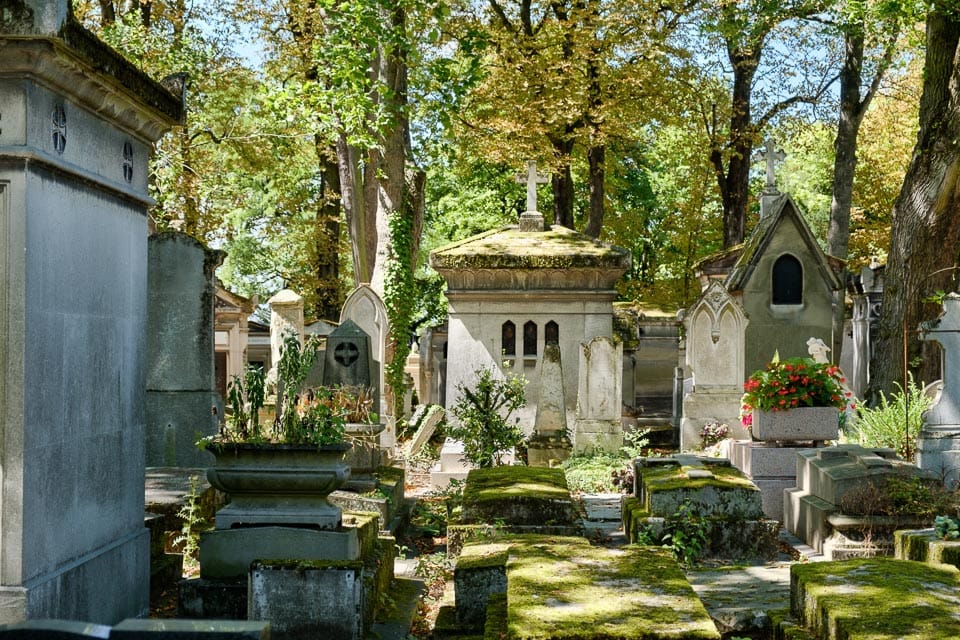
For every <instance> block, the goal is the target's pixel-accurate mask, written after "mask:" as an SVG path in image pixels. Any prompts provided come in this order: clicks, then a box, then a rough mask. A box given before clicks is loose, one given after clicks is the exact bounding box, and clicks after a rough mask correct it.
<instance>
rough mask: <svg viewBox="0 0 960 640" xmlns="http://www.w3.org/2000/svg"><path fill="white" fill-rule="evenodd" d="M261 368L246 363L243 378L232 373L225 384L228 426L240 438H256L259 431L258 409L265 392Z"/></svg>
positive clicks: (258, 437) (259, 435)
mask: <svg viewBox="0 0 960 640" xmlns="http://www.w3.org/2000/svg"><path fill="white" fill-rule="evenodd" d="M265 378H266V376H265V374H264V372H263V369H262V368H260V367H251V366H249V365H247V366H246V367H245V368H244V375H243V379H241V378H240V376H237V375H234V376H233V377H232V378H231V379H230V383H229V384H228V385H227V404H228V405H229V406H230V410H231V412H230V414H229V415H228V416H227V424H228V426H229V427H230V428H231V429H232V430H233V431H235V432H236V433H237V434H238V435H239V437H241V438H245V439H246V438H251V439H253V440H258V439H260V438H261V437H262V434H261V432H260V409H261V408H262V407H263V401H264V397H265V394H266V382H265Z"/></svg>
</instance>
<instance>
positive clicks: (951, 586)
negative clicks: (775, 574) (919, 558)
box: [790, 558, 960, 640]
mask: <svg viewBox="0 0 960 640" xmlns="http://www.w3.org/2000/svg"><path fill="white" fill-rule="evenodd" d="M790 582H791V598H790V600H791V609H792V613H793V615H794V616H795V617H796V618H797V619H798V620H800V621H801V622H802V623H803V625H804V626H805V627H807V628H808V629H810V630H811V631H813V633H814V635H816V636H817V637H818V638H824V639H828V640H835V639H836V640H839V639H841V638H842V639H844V640H884V639H887V638H890V639H893V638H898V639H902V640H947V639H954V638H958V637H960V598H958V596H957V594H958V593H960V572H958V571H957V569H956V568H955V567H951V566H947V565H930V564H924V563H920V562H914V561H909V560H893V559H890V558H872V559H857V560H846V561H843V562H817V563H811V564H796V565H793V566H792V567H791V569H790Z"/></svg>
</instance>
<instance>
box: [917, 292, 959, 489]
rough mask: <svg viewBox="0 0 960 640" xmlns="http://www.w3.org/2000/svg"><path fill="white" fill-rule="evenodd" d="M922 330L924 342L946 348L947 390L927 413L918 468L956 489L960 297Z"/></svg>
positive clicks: (948, 299) (945, 302)
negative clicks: (925, 470)
mask: <svg viewBox="0 0 960 640" xmlns="http://www.w3.org/2000/svg"><path fill="white" fill-rule="evenodd" d="M920 330H921V333H920V337H921V339H922V340H930V341H934V342H938V343H939V344H940V345H941V346H942V347H943V387H942V389H941V390H940V392H939V393H938V395H937V397H936V399H935V400H934V403H933V406H931V407H930V409H928V410H927V412H926V413H924V416H923V428H922V429H921V431H920V436H919V437H918V438H917V464H918V465H919V466H920V467H921V468H922V469H927V470H929V471H931V472H932V473H935V474H937V475H940V476H942V477H943V479H944V482H945V483H946V484H947V485H948V486H953V485H956V484H957V482H958V481H960V340H958V338H960V294H957V293H951V294H949V295H947V296H946V298H944V300H943V313H941V314H940V316H939V317H938V318H937V319H936V320H932V321H930V322H924V323H923V324H921V326H920Z"/></svg>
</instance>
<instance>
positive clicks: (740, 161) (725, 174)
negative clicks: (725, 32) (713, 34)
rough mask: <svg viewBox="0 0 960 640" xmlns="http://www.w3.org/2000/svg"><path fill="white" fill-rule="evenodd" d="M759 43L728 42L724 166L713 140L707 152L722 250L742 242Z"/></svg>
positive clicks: (760, 44)
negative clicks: (730, 84) (729, 71)
mask: <svg viewBox="0 0 960 640" xmlns="http://www.w3.org/2000/svg"><path fill="white" fill-rule="evenodd" d="M762 52H763V40H762V39H759V40H758V41H757V42H755V43H754V46H753V47H752V48H743V47H739V48H736V47H733V46H732V45H731V44H730V43H728V51H727V53H728V56H729V58H730V64H731V65H732V67H733V92H732V94H731V98H732V100H731V114H730V131H729V133H728V138H727V143H726V144H727V147H728V149H729V154H728V156H729V157H728V158H727V159H726V167H724V157H723V155H724V154H723V150H722V148H721V146H720V143H719V142H720V141H719V140H716V141H715V142H714V144H713V148H712V149H711V151H710V161H711V162H712V163H713V167H714V171H715V173H716V176H717V184H718V186H719V187H720V197H721V199H722V201H723V248H724V249H729V248H730V247H733V246H736V245H738V244H740V243H741V242H743V240H744V238H745V237H746V229H747V201H748V199H749V196H750V155H751V154H752V152H753V142H754V140H753V138H754V135H755V132H754V125H753V122H752V116H751V112H750V110H751V91H752V87H753V76H754V75H755V74H756V72H757V66H758V65H759V64H760V56H761V54H762Z"/></svg>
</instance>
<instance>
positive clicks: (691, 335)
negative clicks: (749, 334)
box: [680, 280, 749, 450]
mask: <svg viewBox="0 0 960 640" xmlns="http://www.w3.org/2000/svg"><path fill="white" fill-rule="evenodd" d="M748 322H749V320H748V319H747V317H746V315H745V314H744V312H743V307H741V306H740V304H739V303H738V302H737V301H736V300H735V299H733V297H731V296H730V294H729V293H728V292H727V290H726V288H724V286H723V285H722V284H721V283H719V282H717V281H715V280H714V281H712V282H710V284H709V285H708V286H707V289H706V290H705V291H704V292H703V295H701V296H700V299H699V300H698V301H697V302H696V303H695V304H694V305H693V307H692V308H691V309H690V312H689V313H688V314H686V317H685V324H686V329H687V351H686V355H687V366H686V369H687V371H688V372H689V373H690V374H691V375H692V378H693V379H692V383H693V385H692V386H693V390H692V391H691V392H690V393H688V394H687V395H686V396H685V397H684V399H683V420H682V422H681V425H680V448H681V450H691V449H697V448H699V446H700V432H701V431H702V430H703V427H704V425H706V424H707V423H709V422H718V423H720V424H726V425H727V426H728V427H729V428H730V430H731V433H732V435H733V436H734V437H735V438H746V437H747V433H746V431H745V430H744V429H743V427H742V426H741V425H740V398H741V396H742V395H743V381H744V378H745V376H744V332H745V330H746V326H747V324H748Z"/></svg>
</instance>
